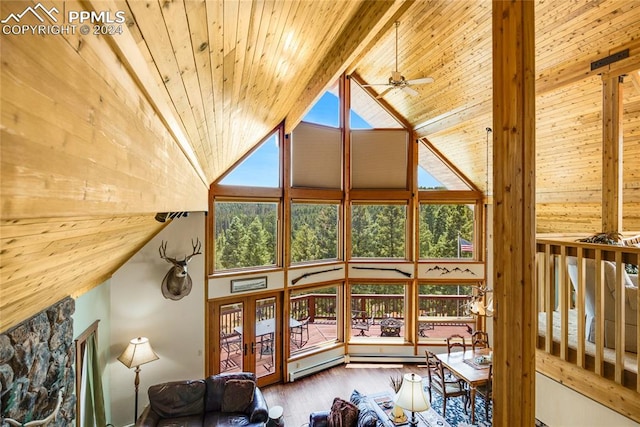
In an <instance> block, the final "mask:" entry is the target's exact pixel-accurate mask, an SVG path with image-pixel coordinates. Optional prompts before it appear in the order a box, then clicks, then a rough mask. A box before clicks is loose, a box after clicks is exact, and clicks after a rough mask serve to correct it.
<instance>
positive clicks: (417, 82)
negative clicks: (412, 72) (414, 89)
mask: <svg viewBox="0 0 640 427" xmlns="http://www.w3.org/2000/svg"><path fill="white" fill-rule="evenodd" d="M433 82H434V80H433V77H422V78H421V79H413V80H407V84H410V85H421V84H424V83H433Z"/></svg>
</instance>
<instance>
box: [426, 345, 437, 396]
mask: <svg viewBox="0 0 640 427" xmlns="http://www.w3.org/2000/svg"><path fill="white" fill-rule="evenodd" d="M424 356H425V358H426V360H427V369H428V370H429V374H428V375H427V379H428V380H429V385H428V387H429V403H431V375H432V372H433V371H435V370H436V369H437V367H438V358H437V357H436V355H435V353H433V352H431V351H429V350H425V351H424Z"/></svg>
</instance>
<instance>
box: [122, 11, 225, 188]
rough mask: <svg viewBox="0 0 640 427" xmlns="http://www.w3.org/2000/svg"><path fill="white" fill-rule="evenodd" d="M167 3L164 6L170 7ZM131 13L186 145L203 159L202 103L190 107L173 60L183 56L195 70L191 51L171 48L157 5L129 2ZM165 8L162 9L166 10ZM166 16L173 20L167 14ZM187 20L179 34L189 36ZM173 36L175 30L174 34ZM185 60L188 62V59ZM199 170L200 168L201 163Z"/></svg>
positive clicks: (191, 74)
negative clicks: (183, 133)
mask: <svg viewBox="0 0 640 427" xmlns="http://www.w3.org/2000/svg"><path fill="white" fill-rule="evenodd" d="M169 4H170V3H168V4H167V5H169ZM128 5H129V7H130V9H131V12H132V13H133V15H134V18H135V21H136V23H137V25H138V27H139V29H140V32H141V34H142V36H143V37H144V42H145V45H146V46H147V48H148V49H149V51H150V53H151V56H152V58H153V60H154V64H155V67H157V70H158V73H160V75H161V76H162V80H163V81H164V85H165V87H166V90H167V92H168V93H169V95H170V97H171V100H172V102H173V104H174V105H175V108H176V111H177V113H178V114H179V116H180V118H181V121H182V122H183V123H184V127H185V131H186V134H187V136H188V139H189V143H190V145H191V147H192V148H193V150H194V151H195V152H196V155H197V156H198V158H201V157H202V148H201V147H202V139H203V138H204V137H205V136H204V135H201V134H200V132H199V126H198V124H199V123H202V122H203V121H204V118H203V117H202V116H201V113H202V112H201V99H200V105H198V102H194V103H193V104H194V105H191V104H190V103H189V94H187V92H186V87H187V86H189V85H191V83H188V84H187V85H185V83H184V81H183V76H182V75H181V74H182V72H183V71H185V70H184V69H182V70H181V68H180V64H179V61H178V59H177V58H176V53H177V52H182V53H181V54H180V55H184V56H183V57H181V60H182V61H183V62H184V63H185V65H184V66H186V63H187V62H188V61H191V62H190V63H189V67H190V68H191V69H193V68H194V60H193V55H192V51H191V49H188V50H187V49H184V46H183V45H180V44H179V43H180V42H179V41H176V43H178V44H179V45H178V46H173V45H172V40H171V36H170V34H169V29H168V28H167V25H168V24H165V25H158V23H159V22H164V16H163V9H162V8H161V6H160V4H159V3H156V2H128ZM167 5H165V6H167ZM173 7H177V6H175V5H174V6H173ZM182 15H183V16H182V18H184V11H182ZM169 16H170V17H171V16H175V15H174V14H169ZM185 21H186V20H181V21H180V24H182V25H183V27H182V28H181V29H180V30H179V31H177V32H178V33H181V32H183V31H184V32H185V33H186V35H188V34H189V30H188V28H186V27H184V25H186V22H185ZM170 25H172V26H174V27H175V26H178V25H179V23H177V22H171V23H170ZM174 34H175V30H174ZM187 57H188V59H187ZM188 78H193V73H191V72H189V73H188ZM199 95H200V94H199V92H197V93H194V94H191V96H192V97H193V96H199ZM200 163H201V164H200V166H201V167H203V166H204V165H203V164H202V161H201V162H200ZM205 174H206V175H207V176H211V175H212V171H208V170H205Z"/></svg>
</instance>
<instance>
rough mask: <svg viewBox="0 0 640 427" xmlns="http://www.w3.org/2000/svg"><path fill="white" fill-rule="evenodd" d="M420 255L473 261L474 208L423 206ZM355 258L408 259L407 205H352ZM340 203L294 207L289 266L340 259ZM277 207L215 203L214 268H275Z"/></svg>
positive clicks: (466, 206) (453, 205)
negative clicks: (467, 244)
mask: <svg viewBox="0 0 640 427" xmlns="http://www.w3.org/2000/svg"><path fill="white" fill-rule="evenodd" d="M419 212H420V215H419V233H420V238H419V254H420V258H421V259H427V258H454V259H455V258H472V256H473V252H472V251H470V250H469V248H466V250H464V251H463V250H461V244H460V242H461V240H460V239H464V240H466V241H467V242H473V210H472V208H471V207H470V206H468V205H463V204H421V205H420V211H419ZM351 223H352V225H351V234H352V239H351V248H352V252H351V254H352V255H351V258H381V259H405V258H406V255H405V254H406V252H407V248H406V241H407V238H406V237H407V232H406V230H407V207H406V205H401V204H370V205H364V204H354V205H353V206H352V210H351ZM338 225H339V205H338V204H332V203H316V204H312V203H294V204H293V205H292V208H291V262H292V263H300V262H309V261H319V260H332V259H338V248H339V246H340V245H339V242H338V236H339V226H338ZM277 236H278V204H277V203H275V202H216V203H215V254H216V255H215V269H216V270H217V271H221V270H230V269H238V268H246V267H259V266H272V265H276V263H277V261H278V258H277V256H276V255H277V250H278V249H277V248H278V247H279V246H278V239H277Z"/></svg>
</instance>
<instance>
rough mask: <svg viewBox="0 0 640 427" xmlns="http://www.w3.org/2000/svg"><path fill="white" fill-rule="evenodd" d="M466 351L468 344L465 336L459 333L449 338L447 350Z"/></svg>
mask: <svg viewBox="0 0 640 427" xmlns="http://www.w3.org/2000/svg"><path fill="white" fill-rule="evenodd" d="M459 350H461V351H466V350H467V344H466V342H465V340H464V337H463V336H462V335H459V334H453V335H451V336H450V337H449V338H447V351H448V352H449V354H451V352H452V351H459Z"/></svg>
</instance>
